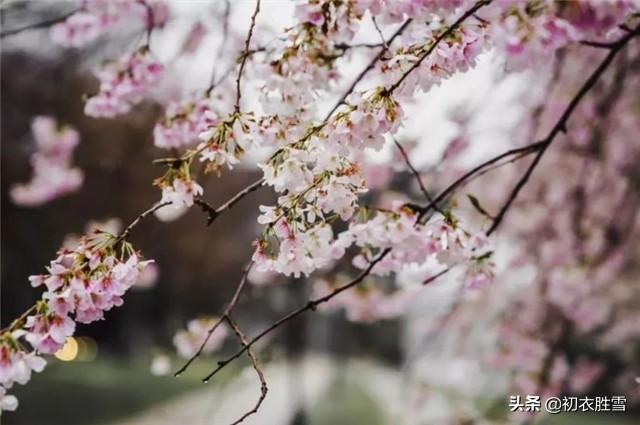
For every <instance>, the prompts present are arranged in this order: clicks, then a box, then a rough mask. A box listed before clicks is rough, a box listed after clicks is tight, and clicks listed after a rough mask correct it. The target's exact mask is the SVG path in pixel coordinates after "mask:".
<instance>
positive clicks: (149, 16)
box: [138, 0, 155, 47]
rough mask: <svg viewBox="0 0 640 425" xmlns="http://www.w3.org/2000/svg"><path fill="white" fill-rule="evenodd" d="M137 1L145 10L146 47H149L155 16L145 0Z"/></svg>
mask: <svg viewBox="0 0 640 425" xmlns="http://www.w3.org/2000/svg"><path fill="white" fill-rule="evenodd" d="M138 3H139V4H141V5H142V6H143V7H144V8H145V9H146V11H147V28H146V29H147V47H151V33H152V32H153V27H154V25H155V17H154V15H153V7H151V5H150V4H149V3H147V0H138Z"/></svg>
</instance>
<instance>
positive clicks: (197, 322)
mask: <svg viewBox="0 0 640 425" xmlns="http://www.w3.org/2000/svg"><path fill="white" fill-rule="evenodd" d="M217 321H218V318H216V317H199V318H197V319H193V320H191V321H189V323H188V324H187V329H186V330H180V331H178V332H176V334H175V335H174V337H173V345H175V347H176V349H177V350H178V354H180V356H182V357H184V358H189V357H191V356H193V355H194V354H196V353H197V352H198V350H199V349H200V346H201V345H202V344H203V343H204V341H205V339H207V338H208V340H207V343H206V344H205V345H204V347H203V348H202V352H203V353H205V354H210V353H212V352H214V351H216V350H217V349H218V348H220V347H221V346H222V343H223V342H224V340H225V338H226V337H227V335H228V334H229V327H228V326H227V324H226V323H224V322H222V323H219V324H218V325H217V328H216V330H215V332H213V333H211V335H209V331H210V330H211V328H212V327H213V326H214V325H215V324H216V322H217Z"/></svg>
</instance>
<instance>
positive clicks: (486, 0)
mask: <svg viewBox="0 0 640 425" xmlns="http://www.w3.org/2000/svg"><path fill="white" fill-rule="evenodd" d="M492 1H493V0H480V1H479V2H477V3H476V4H474V5H473V7H471V9H469V10H467V11H466V12H465V13H464V14H463V15H462V16H460V17H459V18H458V19H457V20H456V21H455V22H454V23H453V24H451V26H450V27H449V28H447V29H446V30H445V31H443V32H442V33H441V34H440V35H439V36H438V37H436V39H435V41H434V42H433V44H432V45H431V46H430V47H429V48H428V49H427V51H426V52H424V54H423V55H422V56H420V58H419V59H418V60H417V61H416V63H414V64H413V65H412V66H411V68H409V69H407V71H406V72H405V73H404V74H402V76H401V77H400V78H399V79H398V81H396V82H395V83H394V84H393V85H392V86H391V87H389V88H388V89H387V90H386V92H387V94H391V93H393V92H394V91H395V90H396V89H397V88H398V87H399V86H400V85H401V84H402V83H403V82H404V80H405V79H406V78H407V77H408V76H409V74H411V73H412V72H413V71H414V70H415V69H416V68H418V67H419V66H420V65H422V62H423V61H424V60H425V59H426V58H427V57H429V55H431V53H432V52H433V51H434V50H435V49H436V47H438V45H439V44H440V42H441V41H442V40H444V39H445V38H447V37H449V36H450V35H451V34H453V32H454V31H455V30H456V29H457V28H458V27H459V26H460V25H461V24H462V23H463V22H464V21H465V20H466V19H467V18H469V17H470V16H473V15H474V14H475V13H476V12H477V11H478V9H480V8H482V7H484V6H486V5H488V4H490V3H491V2H492Z"/></svg>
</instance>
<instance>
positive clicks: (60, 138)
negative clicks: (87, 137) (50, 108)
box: [11, 116, 84, 207]
mask: <svg viewBox="0 0 640 425" xmlns="http://www.w3.org/2000/svg"><path fill="white" fill-rule="evenodd" d="M31 132H32V133H33V137H34V140H35V142H36V149H37V150H36V152H34V153H33V155H32V156H31V166H32V168H33V175H32V177H31V181H30V182H29V183H26V184H15V185H13V186H12V187H11V199H12V200H13V202H15V203H16V204H17V205H21V206H25V207H36V206H39V205H42V204H45V203H47V202H50V201H52V200H54V199H56V198H59V197H61V196H64V195H66V194H68V193H71V192H75V191H76V190H78V189H79V188H80V186H81V185H82V181H83V179H84V176H83V173H82V171H81V170H80V169H79V168H74V167H72V159H73V151H74V149H75V148H76V146H77V145H78V143H79V141H80V135H79V134H78V132H77V131H76V130H75V129H74V128H72V127H70V126H63V125H60V124H58V123H57V122H56V120H55V119H54V118H53V117H49V116H38V117H36V118H34V119H33V121H32V123H31Z"/></svg>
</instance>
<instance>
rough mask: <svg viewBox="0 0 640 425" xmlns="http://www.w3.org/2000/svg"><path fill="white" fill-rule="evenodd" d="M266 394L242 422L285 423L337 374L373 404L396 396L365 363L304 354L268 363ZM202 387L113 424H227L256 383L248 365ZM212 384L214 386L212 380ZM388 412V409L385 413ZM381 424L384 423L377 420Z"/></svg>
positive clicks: (391, 380)
mask: <svg viewBox="0 0 640 425" xmlns="http://www.w3.org/2000/svg"><path fill="white" fill-rule="evenodd" d="M264 371H265V376H266V378H267V382H268V385H269V394H268V396H267V398H266V400H265V402H264V403H263V405H262V407H261V409H260V411H259V412H258V414H256V415H253V416H251V417H249V418H247V419H246V420H245V421H244V422H243V424H247V425H286V424H289V423H291V420H292V419H293V417H294V415H295V414H296V412H297V411H298V410H299V408H300V406H306V408H305V410H306V411H307V412H308V411H311V410H312V409H313V406H317V405H318V404H319V403H320V401H321V400H322V399H323V398H324V397H326V395H327V392H328V391H329V389H330V388H331V386H332V384H333V383H335V382H336V381H335V380H336V379H337V378H347V379H348V380H349V381H353V382H355V381H357V382H358V383H359V384H360V385H361V386H362V387H363V388H366V389H367V390H370V392H371V394H370V396H371V399H372V400H371V401H372V402H374V403H375V404H376V405H380V402H382V406H385V405H386V406H391V405H397V404H396V403H394V402H393V401H392V399H389V397H390V396H391V397H393V394H399V391H398V390H399V376H398V375H397V374H396V373H394V372H393V371H390V370H388V369H386V368H383V367H381V366H376V365H374V364H373V363H370V362H367V361H358V360H356V361H350V362H349V363H348V364H346V365H345V364H344V363H337V362H335V361H333V362H332V361H330V360H329V359H328V358H326V357H316V356H314V357H307V358H306V359H305V360H304V361H302V362H301V363H300V364H299V365H297V366H292V365H289V364H285V363H272V364H270V365H267V366H265V367H264ZM212 384H214V381H212V383H211V384H207V385H204V384H203V389H202V390H201V391H196V392H192V393H190V394H187V395H185V396H182V397H180V398H177V399H174V400H171V401H169V402H166V403H163V404H159V405H157V406H154V407H153V408H151V409H149V410H147V411H145V412H143V413H141V414H139V415H136V416H134V417H131V418H129V419H126V420H123V421H118V422H115V423H113V424H112V425H228V424H230V423H232V422H233V421H234V420H236V419H238V417H239V416H240V415H241V414H242V413H243V412H246V411H247V410H249V409H250V408H251V407H253V405H254V404H255V402H256V400H257V399H258V396H259V383H258V381H257V378H256V376H255V373H254V371H253V369H250V368H247V369H245V370H244V371H243V373H241V374H240V375H239V376H238V377H237V378H236V379H233V380H232V381H231V382H230V383H229V384H226V385H217V386H212ZM214 385H215V384H214ZM387 413H389V412H387ZM382 423H385V421H382Z"/></svg>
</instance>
